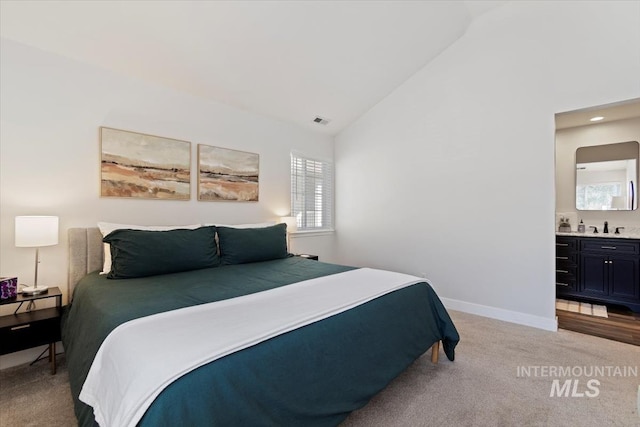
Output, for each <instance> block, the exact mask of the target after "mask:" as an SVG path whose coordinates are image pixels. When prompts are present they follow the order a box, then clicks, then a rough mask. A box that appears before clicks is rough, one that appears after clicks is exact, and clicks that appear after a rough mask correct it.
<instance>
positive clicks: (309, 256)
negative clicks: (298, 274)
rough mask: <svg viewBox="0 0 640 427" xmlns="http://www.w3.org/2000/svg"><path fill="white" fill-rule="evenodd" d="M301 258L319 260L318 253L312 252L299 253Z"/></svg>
mask: <svg viewBox="0 0 640 427" xmlns="http://www.w3.org/2000/svg"><path fill="white" fill-rule="evenodd" d="M296 256H299V257H300V258H306V259H312V260H314V261H318V258H319V257H318V255H310V254H297V255H296Z"/></svg>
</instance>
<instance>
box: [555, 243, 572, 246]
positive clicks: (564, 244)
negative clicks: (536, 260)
mask: <svg viewBox="0 0 640 427" xmlns="http://www.w3.org/2000/svg"><path fill="white" fill-rule="evenodd" d="M556 246H569V244H568V243H556Z"/></svg>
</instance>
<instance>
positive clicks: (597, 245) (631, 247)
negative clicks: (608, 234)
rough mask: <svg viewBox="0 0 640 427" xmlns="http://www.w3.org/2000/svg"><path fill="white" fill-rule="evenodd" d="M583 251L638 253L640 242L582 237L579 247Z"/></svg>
mask: <svg viewBox="0 0 640 427" xmlns="http://www.w3.org/2000/svg"><path fill="white" fill-rule="evenodd" d="M580 249H581V250H583V251H589V252H594V251H597V252H603V253H608V254H616V253H620V254H632V255H638V254H640V243H638V242H628V241H624V240H622V239H616V240H604V239H597V238H594V239H583V240H582V246H581V248H580Z"/></svg>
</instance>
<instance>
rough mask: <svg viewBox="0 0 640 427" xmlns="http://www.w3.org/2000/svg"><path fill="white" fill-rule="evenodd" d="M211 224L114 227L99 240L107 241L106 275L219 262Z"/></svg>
mask: <svg viewBox="0 0 640 427" xmlns="http://www.w3.org/2000/svg"><path fill="white" fill-rule="evenodd" d="M215 233H216V228H215V227H200V228H196V229H195V230H186V229H177V230H168V231H149V230H115V231H113V232H111V233H109V234H107V235H106V236H105V238H104V239H103V240H102V241H103V242H105V243H109V244H110V245H111V271H110V272H109V274H107V277H108V278H109V279H129V278H133V277H144V276H154V275H157V274H167V273H177V272H180V271H187V270H197V269H200V268H208V267H217V266H218V265H219V264H220V259H219V258H218V254H217V250H216V241H215Z"/></svg>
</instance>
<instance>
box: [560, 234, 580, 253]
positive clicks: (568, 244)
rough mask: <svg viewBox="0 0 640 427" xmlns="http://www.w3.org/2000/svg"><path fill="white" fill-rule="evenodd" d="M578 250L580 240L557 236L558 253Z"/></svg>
mask: <svg viewBox="0 0 640 427" xmlns="http://www.w3.org/2000/svg"><path fill="white" fill-rule="evenodd" d="M576 250H578V239H576V238H575V237H566V236H556V252H558V251H564V252H569V251H576Z"/></svg>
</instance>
